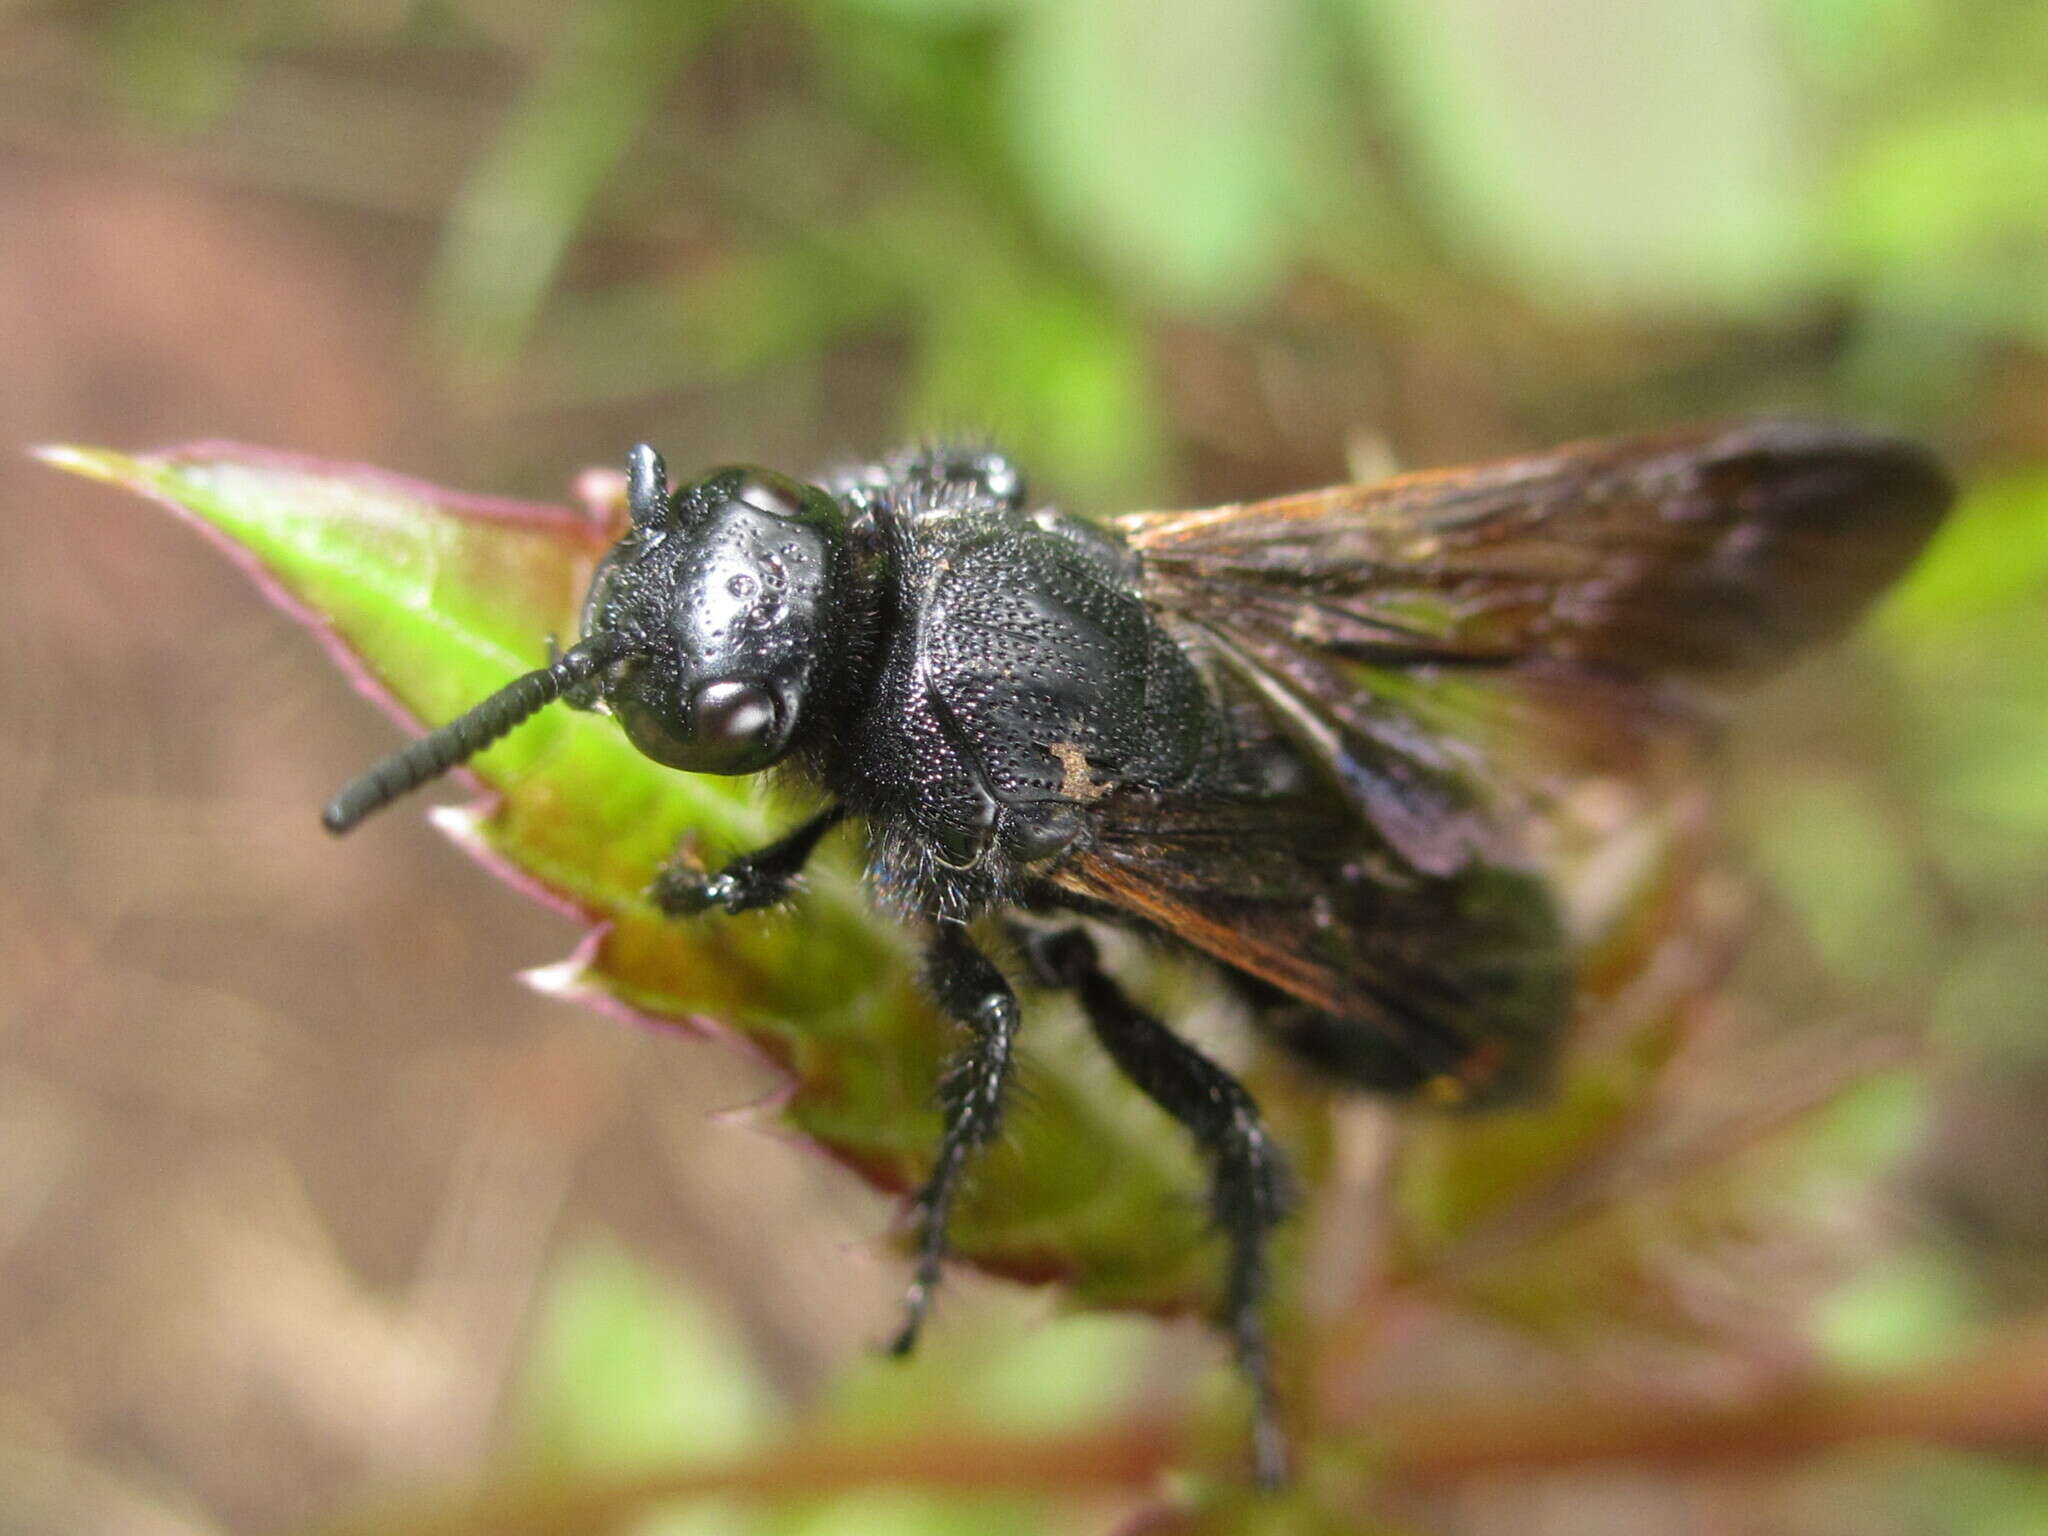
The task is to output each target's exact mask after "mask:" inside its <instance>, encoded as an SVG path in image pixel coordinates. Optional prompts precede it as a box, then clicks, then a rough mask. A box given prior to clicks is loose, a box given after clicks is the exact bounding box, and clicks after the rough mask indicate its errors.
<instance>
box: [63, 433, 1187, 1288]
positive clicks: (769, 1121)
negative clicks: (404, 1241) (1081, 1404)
mask: <svg viewBox="0 0 2048 1536" xmlns="http://www.w3.org/2000/svg"><path fill="white" fill-rule="evenodd" d="M28 452H29V454H30V456H31V457H33V458H36V459H38V460H40V461H41V462H43V463H45V464H48V465H50V466H51V467H52V468H54V469H59V470H63V471H65V472H66V473H70V474H75V475H78V476H80V477H81V478H83V479H88V480H94V481H98V482H99V483H101V484H103V485H110V486H113V487H115V488H116V489H119V490H122V491H125V492H128V493H129V494H131V495H136V496H140V497H142V498H143V499H144V500H147V501H151V502H154V503H155V504H156V505H158V506H160V507H162V508H163V509H164V510H166V511H168V512H169V513H170V514H171V515H172V516H173V517H174V518H176V519H177V521H179V522H180V523H183V524H184V525H185V526H187V527H189V528H191V529H193V530H194V531H196V532H197V533H198V534H199V535H200V537H201V538H203V539H204V540H205V541H206V542H207V543H208V544H209V545H211V546H212V547H213V548H214V549H216V550H218V551H219V552H220V553H221V554H222V555H223V556H225V557H226V558H227V560H228V561H229V562H230V563H231V564H232V565H233V566H234V567H235V568H236V569H237V570H238V571H240V572H241V573H242V574H243V575H244V576H245V577H246V578H247V579H248V580H249V582H250V583H251V584H252V585H253V586H254V587H255V588H256V590H257V592H258V594H259V595H260V596H261V597H262V598H263V599H264V600H265V601H267V602H269V603H270V604H271V605H272V606H273V607H275V608H276V609H277V610H278V611H279V612H281V613H283V614H284V615H285V616H286V617H287V618H290V619H292V620H294V621H295V622H297V623H298V624H300V625H301V626H303V627H304V628H305V629H306V631H307V632H308V633H309V634H311V635H312V636H313V638H314V640H315V641H316V643H318V645H319V646H320V648H321V650H322V651H323V652H324V653H325V654H326V656H327V658H328V659H329V660H330V661H331V662H333V664H334V665H335V667H336V668H337V669H338V670H339V671H340V672H341V673H342V675H343V677H344V678H346V679H347V681H348V684H349V686H350V687H351V688H352V689H353V690H354V691H355V692H356V693H357V694H359V695H360V696H361V697H363V698H364V699H366V700H368V701H369V702H370V703H371V704H372V705H374V706H375V707H376V708H377V709H378V710H379V711H380V712H381V713H382V714H383V715H384V716H385V717H386V718H388V719H389V720H391V721H392V722H393V723H394V724H395V725H397V726H398V727H399V729H400V730H402V731H403V732H405V733H406V734H407V735H409V736H417V735H419V734H421V733H423V732H424V731H425V730H427V729H428V725H427V722H425V721H423V720H422V719H421V718H420V717H419V716H417V715H415V714H414V713H413V712H412V711H411V710H409V709H407V708H406V707H405V706H404V705H403V704H402V703H400V702H399V700H398V698H397V696H396V695H395V694H393V693H392V692H391V691H390V689H389V688H387V687H386V686H385V685H384V684H383V683H382V682H381V681H380V680H379V679H378V678H377V677H376V675H375V674H374V673H372V672H371V671H370V669H369V668H368V667H366V666H365V665H364V664H363V662H362V660H361V659H360V658H359V657H358V656H357V655H356V654H355V652H354V651H353V650H352V649H351V648H350V647H349V645H348V643H347V641H346V640H344V639H343V638H342V636H341V633H340V631H339V630H338V629H337V628H336V627H335V626H334V624H333V623H332V622H331V621H330V620H329V619H328V618H327V617H326V616H325V615H324V614H322V613H321V612H319V610H317V609H315V608H312V607H310V606H309V605H307V604H306V603H304V602H302V601H301V600H300V599H299V598H297V597H296V596H294V595H293V594H292V592H291V591H290V590H289V589H288V588H287V587H286V586H284V584H283V583H282V582H280V581H279V580H278V578H277V577H276V576H274V575H273V574H272V573H271V571H270V569H269V567H268V566H266V565H265V564H264V562H263V561H262V559H261V558H260V557H258V556H257V555H256V554H255V553H254V552H253V551H251V550H249V549H248V548H246V547H245V546H244V545H242V544H240V543H238V542H237V541H236V540H235V539H233V538H232V537H230V536H229V535H228V534H226V533H224V532H223V531H222V530H221V529H219V528H217V527H216V526H214V525H213V524H212V523H210V522H208V521H207V520H206V519H205V518H203V517H201V516H199V515H198V514H196V513H194V512H193V511H191V510H190V509H189V508H188V507H186V506H185V505H184V504H183V503H181V502H180V501H178V500H177V499H176V498H175V497H173V496H171V495H168V494H166V493H165V492H163V491H161V490H159V489H158V488H157V487H156V486H155V485H154V484H153V483H151V482H150V481H148V480H147V479H142V478H138V477H137V476H135V475H133V474H131V473H129V472H128V471H127V470H126V468H125V467H124V466H127V465H138V466H141V467H142V468H143V469H145V470H150V471H163V470H175V469H178V468H180V467H183V466H186V465H193V464H205V463H217V462H221V461H223V460H225V461H228V462H231V463H233V464H236V465H246V466H248V467H251V468H255V469H262V470H273V471H277V472H281V473H287V474H299V475H306V476H315V477H321V478H326V479H335V480H342V479H345V480H348V481H349V482H350V483H353V484H358V485H362V486H365V487H367V488H370V489H373V490H376V491H379V492H383V493H388V494H392V495H399V496H406V497H411V498H415V499H417V500H420V501H423V502H426V503H428V504H429V505H432V506H434V507H436V508H441V509H445V510H448V511H450V512H453V513H455V514H457V515H460V516H473V517H476V518H478V519H479V520H485V521H494V522H505V523H512V524H516V525H523V526H526V527H538V528H557V529H561V530H563V531H564V532H567V533H571V534H573V535H574V536H576V537H577V538H579V539H582V540H584V541H586V542H588V543H589V544H590V545H591V547H592V550H593V552H596V553H601V552H602V551H603V550H604V549H605V548H606V547H608V546H609V545H610V543H611V542H612V540H613V538H614V537H615V535H616V530H617V524H618V519H619V517H620V516H621V515H623V506H624V502H623V496H624V489H625V477H624V475H623V474H620V473H618V472H616V471H611V470H606V469H602V468H597V467H591V468H587V469H585V470H582V471H580V472H579V473H578V474H577V475H575V476H574V477H573V478H572V480H571V486H572V491H573V494H574V497H575V501H576V505H568V504H563V503H553V502H531V501H521V500H517V499H514V498H509V497H499V496H490V495H484V494H479V493H473V492H464V491H453V490H450V489H448V488H447V487H445V486H442V485H438V484H436V483H434V482H432V481H427V480H422V479H419V478H417V477H415V476H410V475H405V474H400V473H396V472H394V471H391V470H387V469H383V468H380V467H378V466H376V465H372V464H365V463H361V462H358V461H347V460H333V459H323V458H320V457H318V456H316V455H309V454H300V453H294V452H291V451H288V450H281V449H274V448H264V447H258V446H254V445H251V444H246V443H239V442H236V441H233V440H231V439H224V438H223V439H212V438H208V439H199V440H195V441H193V442H189V443H181V444H177V445H174V446H172V447H168V448H159V449H153V450H149V451H147V452H141V453H132V454H131V453H122V452H119V451H117V450H109V449H99V448H89V447H84V446H80V445H76V444H69V443H46V444H37V445H34V446H32V447H30V448H29V449H28ZM449 777H450V778H451V779H452V780H454V781H456V782H458V783H462V784H466V785H467V786H468V787H469V788H470V789H471V790H472V791H473V792H474V793H473V796H472V798H471V799H469V800H467V801H457V802H450V803H446V804H441V805H436V806H433V807H430V808H429V809H428V810H427V812H426V817H427V820H428V821H429V823H430V824H431V825H433V826H434V828H435V829H436V830H437V831H439V832H440V833H441V834H442V835H443V836H444V837H446V838H448V840H449V841H450V842H452V843H454V844H455V845H456V847H458V848H459V849H460V850H461V851H462V852H463V853H464V854H465V855H467V856H468V857H469V858H470V859H472V860H473V861H474V862H476V863H477V864H478V865H479V866H481V867H482V868H483V869H484V871H485V872H486V873H487V874H490V875H492V876H494V877H495V878H497V879H499V880H502V881H503V882H504V883H505V884H506V885H508V886H510V887H511V888H512V889H513V890H514V891H516V892H517V893H519V894H520V895H522V896H524V897H526V898H527V899H529V900H532V901H535V902H537V903H539V904H540V905H541V906H543V907H545V908H546V909H548V910H549V911H551V912H554V913H556V914H557V915H559V916H561V917H563V918H566V919H567V920H568V921H570V922H571V923H574V924H576V925H578V927H579V928H580V929H581V932H580V934H579V936H578V937H577V939H576V941H575V943H574V944H573V946H572V947H571V949H570V951H569V953H568V954H567V955H565V956H563V957H562V958H561V959H560V960H555V961H550V962H547V963H544V964H542V965H538V966H533V967H529V968H528V969H526V970H524V971H520V972H517V973H515V975H516V979H518V980H519V981H520V982H521V983H522V984H524V985H526V986H528V987H530V988H532V989H533V990H535V991H537V992H540V993H542V994H543V995H545V996H548V997H551V998H558V999H560V1000H562V1001H564V1002H567V1003H570V1004H573V1005H576V1006H581V1007H585V1008H589V1009H591V1010H593V1011H595V1012H597V1013H600V1014H602V1015H604V1016H606V1017H609V1018H613V1019H617V1020H620V1021H622V1022H625V1023H628V1024H631V1025H633V1026H636V1027H639V1028H644V1029H647V1030H650V1031H655V1032H659V1033H663V1034H671V1035H673V1034H681V1035H685V1036H688V1037H690V1038H694V1039H701V1040H706V1041H716V1042H722V1043H728V1044H730V1045H732V1046H733V1047H735V1048H737V1049H738V1050H739V1051H740V1052H741V1053H742V1054H743V1055H745V1056H746V1057H747V1058H749V1059H751V1060H753V1061H756V1062H758V1063H760V1064H761V1065H762V1066H763V1067H764V1068H766V1069H767V1070H768V1071H769V1072H770V1073H771V1074H772V1075H773V1077H774V1079H775V1082H774V1084H773V1085H772V1086H771V1087H770V1088H769V1089H768V1090H767V1092H765V1093H764V1094H762V1095H760V1096H759V1097H758V1098H757V1099H755V1100H753V1101H750V1102H749V1103H747V1104H744V1105H740V1106H737V1107H736V1108H735V1109H734V1110H732V1111H730V1112H728V1113H729V1114H730V1115H731V1116H732V1118H734V1119H735V1120H737V1121H741V1122H744V1123H748V1124H750V1125H751V1126H752V1128H753V1129H754V1130H756V1131H757V1132H759V1133H761V1134H764V1135H767V1136H769V1137H771V1138H772V1139H774V1140H777V1141H780V1142H784V1143H786V1144H788V1145H790V1146H793V1147H797V1148H800V1149H802V1150H803V1151H804V1152H805V1153H806V1154H808V1155H811V1156H816V1157H822V1158H824V1159H825V1160H827V1161H829V1162H830V1163H831V1164H833V1165H834V1166H836V1167H839V1168H843V1169H845V1170H846V1171H847V1172H849V1173H851V1174H852V1175H853V1176H854V1177H855V1178H857V1179H859V1180H860V1181H861V1182H862V1183H863V1184H866V1185H867V1186H868V1187H869V1188H871V1189H873V1190H875V1191H876V1192H877V1193H878V1194H881V1195H883V1196H884V1197H887V1198H890V1199H894V1200H897V1201H898V1202H899V1203H900V1202H902V1201H903V1200H905V1199H907V1197H908V1196H909V1194H910V1192H911V1190H912V1189H913V1188H914V1187H915V1185H916V1180H915V1179H914V1178H907V1177H905V1175H904V1173H903V1171H902V1170H901V1169H900V1168H899V1167H897V1166H895V1165H894V1164H893V1163H890V1162H887V1161H883V1160H878V1159H875V1158H871V1157H864V1156H862V1155H860V1154H859V1153H857V1152H855V1151H854V1150H852V1149H850V1148H845V1147H841V1146H838V1145H836V1144H834V1143H833V1142H831V1141H829V1140H826V1139H824V1138H821V1137H817V1136H813V1135H811V1134H808V1133H806V1132H804V1131H801V1130H798V1129H797V1128H796V1127H794V1126H792V1125H789V1124H788V1123H787V1122H786V1121H783V1120H782V1119H780V1118H779V1116H780V1111H781V1110H782V1109H783V1108H784V1107H786V1106H787V1105H788V1104H789V1103H790V1102H791V1101H792V1100H793V1099H794V1098H795V1096H796V1094H797V1093H798V1091H799V1090H800V1089H801V1087H802V1082H801V1080H800V1078H799V1077H798V1076H797V1074H796V1073H795V1072H794V1071H793V1070H792V1069H791V1068H790V1065H789V1063H788V1062H786V1061H784V1060H782V1059H781V1058H780V1057H778V1056H777V1055H776V1054H775V1053H774V1052H773V1051H771V1050H768V1049H766V1048H765V1047H764V1046H762V1045H761V1044H760V1043H758V1042H757V1041H755V1040H753V1039H751V1038H749V1037H748V1036H747V1035H746V1034H745V1033H744V1032H742V1031H741V1030H740V1029H739V1028H738V1027H737V1026H735V1025H732V1024H729V1023H727V1022H725V1021H724V1020H721V1019H717V1018H714V1017H712V1016H710V1015H706V1014H697V1013H686V1014H660V1013H652V1012H649V1011H648V1010H646V1009H641V1008H636V1007H634V1006H633V1005H632V1004H631V1003H628V1002H626V1001H625V1000H623V999H622V998H619V997H618V996H616V995H614V994H612V993H610V992H607V991H605V990H604V989H603V988H601V987H597V986H590V985H586V984H583V983H582V982H581V978H582V977H583V976H584V975H586V974H587V973H588V972H589V971H590V970H591V969H592V968H593V965H594V962H595V960H596V957H597V954H598V952H599V950H601V949H602V947H603V945H604V942H605V939H606V937H607V936H608V935H609V934H610V932H611V930H612V926H613V925H612V923H611V921H610V920H609V919H608V918H607V917H606V916H605V915H604V914H603V913H602V912H598V911H594V910H592V909H590V908H588V907H586V906H584V905H583V904H581V903H580V902H577V901H575V900H574V899H572V898H570V897H569V896H567V895H565V894H564V893H563V892H561V891H558V890H556V889H555V888H554V887H552V886H550V885H548V884H547V883H546V882H544V881H542V880H540V879H538V878H536V877H535V876H533V875H531V874H529V873H527V872H526V871H525V870H522V869H520V868H519V867H518V866H516V865H514V864H513V863H512V862H511V861H510V860H508V859H506V858H504V857H503V856H502V855H501V854H499V853H498V852H497V850H496V849H494V848H492V847H491V846H490V844H489V842H488V840H487V839H485V838H484V837H483V835H482V830H481V829H482V826H483V823H484V822H486V821H487V820H488V819H489V818H490V817H491V816H492V815H493V814H495V813H496V811H497V810H498V808H499V806H500V805H501V804H502V797H501V796H499V795H498V794H497V793H496V792H495V791H493V790H491V789H490V788H489V786H487V785H486V784H484V783H483V781H482V780H480V779H479V778H477V777H476V775H475V774H474V773H473V772H471V771H470V770H468V769H466V768H458V769H456V770H454V771H453V772H451V774H450V775H449ZM907 1214H908V1208H907V1206H906V1207H904V1208H903V1209H899V1211H898V1212H897V1215H896V1218H895V1219H894V1220H893V1221H892V1222H891V1223H890V1230H891V1231H893V1232H897V1233H898V1234H899V1235H900V1233H901V1231H902V1230H903V1228H904V1223H905V1220H906V1219H907ZM956 1261H957V1262H964V1263H965V1264H967V1265H969V1266H970V1267H972V1268H973V1269H976V1270H978V1271H980V1272H981V1273H983V1274H987V1275H991V1276H994V1277H997V1278H999V1279H1004V1280H1009V1281H1012V1282H1015V1283H1019V1284H1024V1285H1032V1286H1042V1285H1051V1284H1058V1283H1062V1282H1065V1281H1068V1280H1071V1279H1073V1278H1074V1276H1075V1273H1076V1271H1075V1268H1074V1266H1073V1264H1072V1263H1071V1262H1069V1261H1068V1260H1066V1259H1064V1258H1061V1257H1059V1256H1057V1255H1054V1254H1049V1253H1047V1252H1046V1251H1044V1250H1038V1249H1034V1250H1028V1251H1027V1250H1018V1251H1016V1252H1012V1253H1003V1252H987V1253H964V1252H963V1253H961V1254H959V1255H957V1259H956ZM1196 1309H1197V1304H1196V1303H1195V1302H1193V1301H1191V1300H1176V1301H1169V1302H1161V1303H1158V1304H1146V1303H1140V1302H1132V1303H1127V1304H1123V1305H1119V1306H1115V1307H1114V1308H1113V1310H1118V1311H1129V1312H1137V1313H1141V1314H1144V1315H1150V1316H1157V1317H1174V1316H1181V1315H1185V1314H1187V1313H1189V1312H1191V1311H1193V1310H1196Z"/></svg>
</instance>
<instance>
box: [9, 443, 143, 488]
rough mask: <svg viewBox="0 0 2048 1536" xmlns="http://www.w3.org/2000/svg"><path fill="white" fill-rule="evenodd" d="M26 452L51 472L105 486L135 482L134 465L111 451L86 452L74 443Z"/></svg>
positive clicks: (37, 446) (46, 445) (47, 445)
mask: <svg viewBox="0 0 2048 1536" xmlns="http://www.w3.org/2000/svg"><path fill="white" fill-rule="evenodd" d="M28 451H29V455H30V456H31V457H32V458H38V459H41V460H42V461H43V462H44V463H45V464H47V465H49V466H50V467H51V468H52V469H61V470H63V471H64V472H65V473H66V474H72V475H82V476H84V477H85V478H86V479H88V480H99V481H102V482H104V483H105V484H107V485H126V484H128V483H129V482H130V480H132V479H133V478H134V470H135V461H134V460H133V459H131V458H129V457H128V456H127V455H126V454H123V453H115V452H114V451H113V450H112V449H110V448H87V447H84V446H82V445H80V444H77V443H34V444H31V445H30V447H29V450H28Z"/></svg>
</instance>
